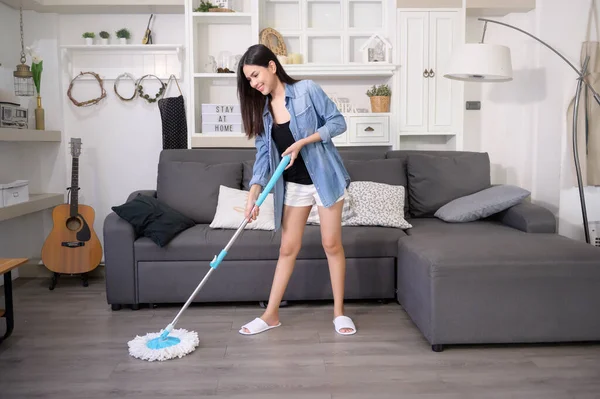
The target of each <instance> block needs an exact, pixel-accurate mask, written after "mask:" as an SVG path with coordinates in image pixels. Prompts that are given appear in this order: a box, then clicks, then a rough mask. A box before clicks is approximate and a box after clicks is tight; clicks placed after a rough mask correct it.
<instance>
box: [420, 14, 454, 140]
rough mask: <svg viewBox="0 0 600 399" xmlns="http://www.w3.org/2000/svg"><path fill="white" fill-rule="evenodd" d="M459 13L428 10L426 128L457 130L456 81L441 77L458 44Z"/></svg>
mask: <svg viewBox="0 0 600 399" xmlns="http://www.w3.org/2000/svg"><path fill="white" fill-rule="evenodd" d="M458 38H459V32H458V13H457V12H452V11H449V12H430V13H429V66H428V67H429V71H430V72H432V71H433V76H430V77H429V78H428V79H427V80H428V83H429V102H428V108H429V109H428V125H429V128H428V131H429V132H456V131H457V129H458V127H457V126H458V117H457V115H459V113H460V109H461V108H460V97H459V95H460V94H459V91H458V89H459V86H458V82H457V81H455V80H451V79H447V78H445V77H444V76H443V74H444V68H445V66H446V65H448V63H449V61H450V56H451V55H452V49H453V48H454V47H455V46H456V45H457V43H458Z"/></svg>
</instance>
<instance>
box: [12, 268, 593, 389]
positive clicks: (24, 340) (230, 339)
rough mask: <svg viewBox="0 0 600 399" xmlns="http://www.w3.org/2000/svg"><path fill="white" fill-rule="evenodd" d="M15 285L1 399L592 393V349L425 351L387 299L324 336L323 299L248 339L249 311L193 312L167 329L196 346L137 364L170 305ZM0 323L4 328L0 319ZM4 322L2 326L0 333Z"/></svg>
mask: <svg viewBox="0 0 600 399" xmlns="http://www.w3.org/2000/svg"><path fill="white" fill-rule="evenodd" d="M47 287H48V281H46V280H43V279H32V280H24V279H19V280H17V281H16V283H15V288H14V295H15V311H16V325H15V331H14V333H13V335H12V336H11V337H10V338H9V339H8V340H7V341H6V342H4V343H3V344H2V345H0V398H1V399H13V398H14V399H25V398H61V399H88V398H89V399H92V398H140V399H141V398H143V399H154V398H157V399H158V398H160V399H164V398H190V399H191V398H203V397H207V398H209V397H210V398H214V397H220V398H247V399H249V398H257V399H258V398H261V399H262V398H271V399H274V398H286V399H287V398H290V399H299V398H311V399H330V398H345V399H351V398H367V399H370V398H394V399H398V398H399V399H403V398H419V399H425V398H427V399H434V398H435V399H465V398H498V399H506V398H518V399H532V398H539V399H542V398H543V399H554V398H556V399H567V398H600V345H519V346H514V345H511V346H506V345H495V346H467V347H450V348H448V349H446V350H445V351H444V352H442V353H435V352H432V351H431V349H430V346H429V344H428V343H427V342H426V341H425V340H424V339H423V337H422V336H421V334H420V333H419V331H418V330H417V328H416V327H415V326H414V325H413V324H412V322H411V321H410V319H408V317H407V315H406V313H405V312H404V311H403V310H402V308H401V307H400V306H399V305H398V304H396V303H390V304H385V305H382V304H378V303H360V304H359V303H351V304H348V305H347V306H346V312H347V314H348V315H350V316H351V317H353V318H354V320H355V323H356V325H357V328H358V334H356V335H354V336H339V335H337V334H336V333H335V332H334V329H333V323H332V321H331V319H332V315H331V305H330V304H322V303H320V304H310V305H307V304H292V306H289V307H287V308H283V309H282V310H281V321H282V323H283V325H282V326H281V327H280V328H276V329H273V330H271V331H268V332H266V333H263V334H259V335H256V336H252V337H248V336H242V335H240V334H238V332H237V331H238V329H239V327H240V326H241V325H242V324H244V323H246V322H248V321H250V320H251V319H253V318H254V317H256V316H258V315H260V313H261V309H260V308H259V307H258V306H257V305H256V304H248V305H236V306H232V305H227V306H216V305H215V306H192V307H190V308H189V309H188V310H187V311H186V313H184V315H183V317H182V319H181V320H180V322H179V324H178V325H177V327H178V328H186V329H189V330H194V331H197V332H198V334H199V336H200V347H199V348H198V349H197V350H196V351H195V352H193V353H191V354H189V355H188V356H186V357H184V358H182V359H176V360H170V361H167V362H145V361H141V360H138V359H134V358H132V357H130V356H129V354H128V351H127V342H128V341H129V340H131V339H132V338H134V337H135V336H136V335H144V334H146V333H148V332H158V331H160V329H161V328H164V327H166V325H167V324H168V323H169V322H170V321H171V320H172V319H173V317H174V316H175V315H176V314H177V312H178V311H179V309H180V308H179V307H178V306H174V307H158V308H156V309H148V308H142V309H140V310H139V311H131V310H129V309H123V310H121V311H118V312H113V311H111V310H110V308H109V307H108V306H107V304H106V298H105V292H104V290H105V286H104V282H103V280H101V279H97V280H90V285H89V287H87V288H84V287H82V286H81V285H80V284H79V280H78V279H77V278H75V277H61V279H60V280H59V283H58V286H57V287H56V289H55V290H54V291H49V290H48V288H47ZM0 324H3V322H0ZM3 331H4V326H1V327H0V333H2V332H3Z"/></svg>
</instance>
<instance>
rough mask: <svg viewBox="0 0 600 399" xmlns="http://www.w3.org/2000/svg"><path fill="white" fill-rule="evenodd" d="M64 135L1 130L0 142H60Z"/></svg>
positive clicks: (33, 131) (59, 133)
mask: <svg viewBox="0 0 600 399" xmlns="http://www.w3.org/2000/svg"><path fill="white" fill-rule="evenodd" d="M61 137H62V134H61V132H59V131H56V130H31V129H12V128H0V141H12V142H19V141H53V142H60V141H61Z"/></svg>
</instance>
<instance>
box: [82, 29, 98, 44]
mask: <svg viewBox="0 0 600 399" xmlns="http://www.w3.org/2000/svg"><path fill="white" fill-rule="evenodd" d="M81 36H82V37H83V38H84V39H85V44H87V45H88V46H91V45H92V44H94V38H95V37H96V34H95V33H94V32H85V33H84V34H83V35H81Z"/></svg>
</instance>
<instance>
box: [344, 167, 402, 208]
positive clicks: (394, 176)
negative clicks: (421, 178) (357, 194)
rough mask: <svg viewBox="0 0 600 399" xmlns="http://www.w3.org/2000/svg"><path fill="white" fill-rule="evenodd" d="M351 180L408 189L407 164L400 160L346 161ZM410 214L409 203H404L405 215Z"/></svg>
mask: <svg viewBox="0 0 600 399" xmlns="http://www.w3.org/2000/svg"><path fill="white" fill-rule="evenodd" d="M344 166H345V167H346V170H347V171H348V174H349V175H350V180H351V181H353V182H355V181H372V182H376V183H383V184H389V185H392V186H403V187H404V188H405V189H407V185H408V180H407V179H406V162H405V161H404V160H403V159H399V158H390V159H368V160H348V161H344ZM407 213H408V201H406V200H405V201H404V214H407Z"/></svg>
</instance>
